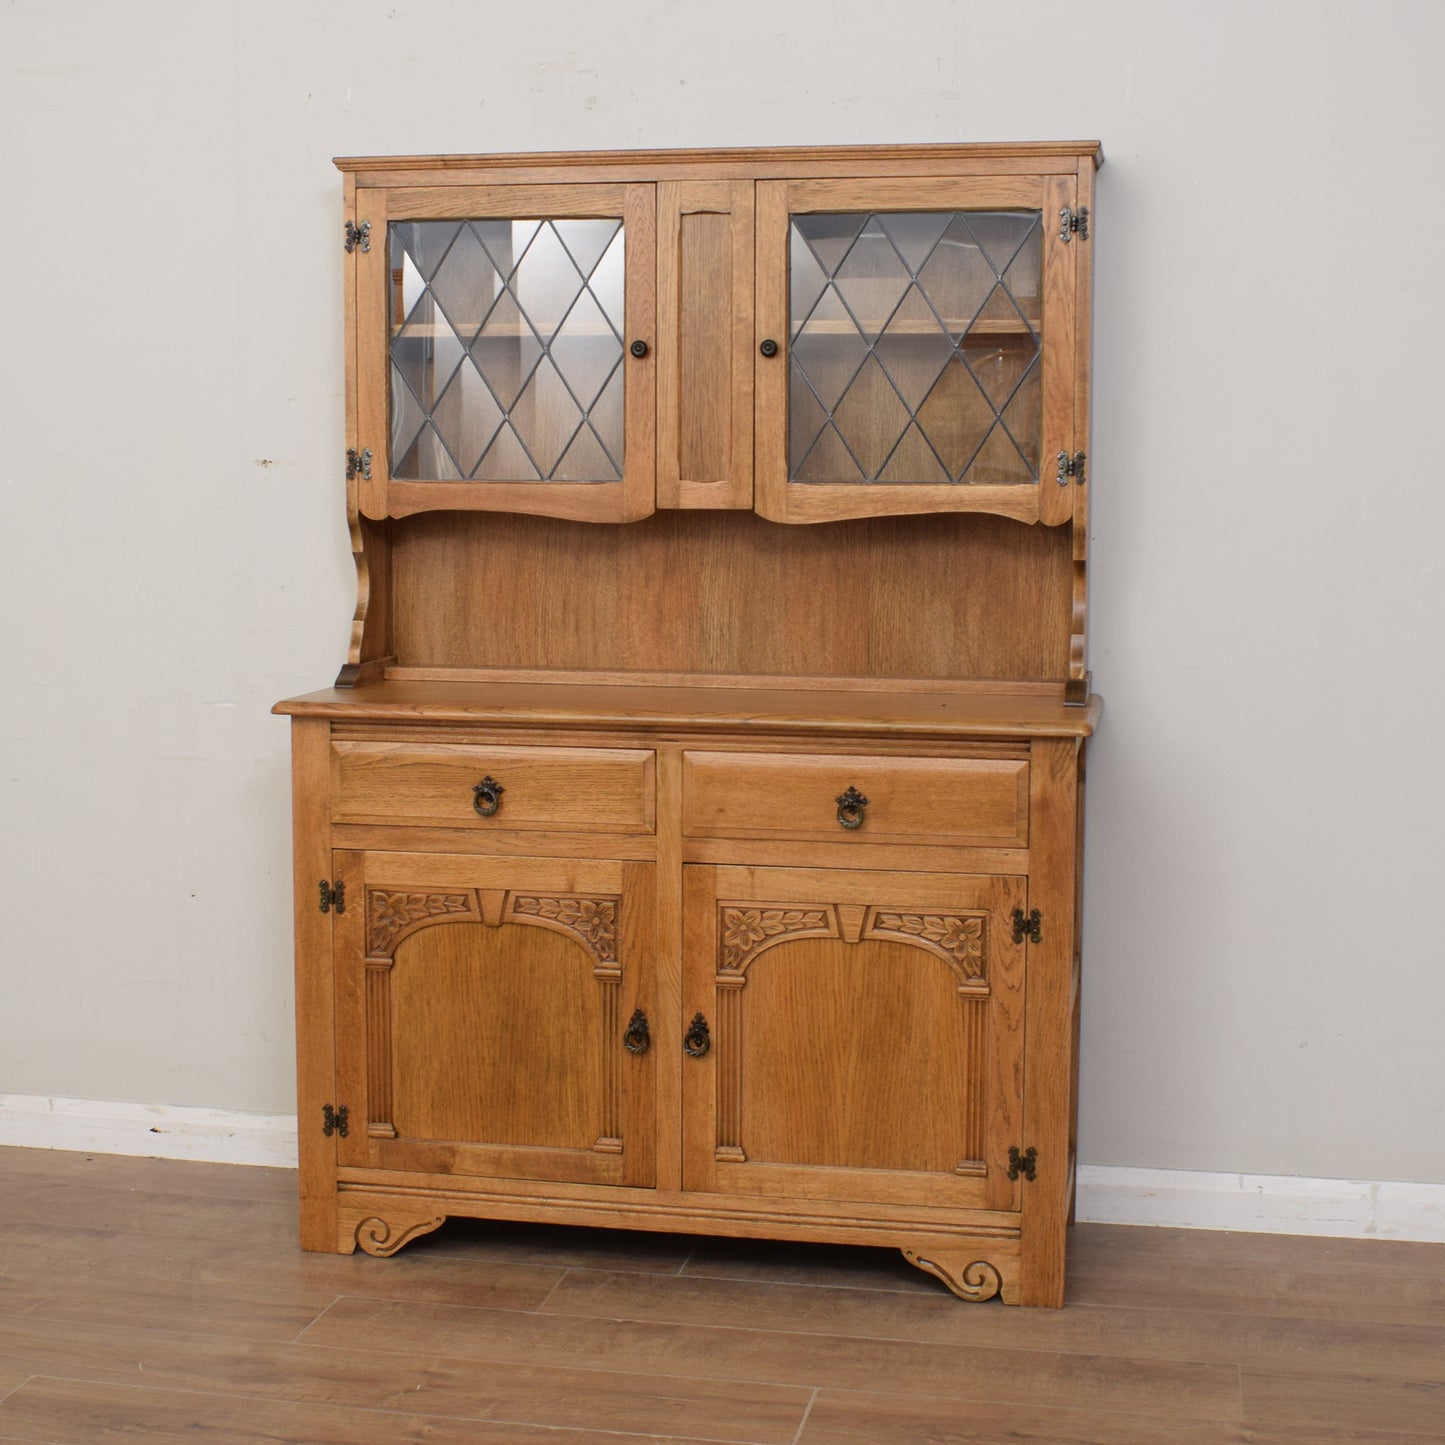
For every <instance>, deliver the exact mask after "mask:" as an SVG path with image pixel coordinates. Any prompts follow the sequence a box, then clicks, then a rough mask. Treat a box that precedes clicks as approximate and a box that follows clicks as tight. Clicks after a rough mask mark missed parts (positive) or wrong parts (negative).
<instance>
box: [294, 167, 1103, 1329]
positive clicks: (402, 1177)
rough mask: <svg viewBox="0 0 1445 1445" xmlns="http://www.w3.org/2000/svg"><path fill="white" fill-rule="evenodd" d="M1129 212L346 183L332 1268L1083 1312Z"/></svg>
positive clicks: (306, 1185)
mask: <svg viewBox="0 0 1445 1445" xmlns="http://www.w3.org/2000/svg"><path fill="white" fill-rule="evenodd" d="M1098 160H1099V156H1098V148H1097V146H1095V145H1093V144H1091V143H1077V144H1068V145H1043V144H1036V145H1022V146H951V147H894V148H865V149H856V150H854V149H820V150H800V151H747V152H744V151H731V152H682V151H679V152H651V153H613V154H605V155H586V154H579V155H568V156H504V157H427V158H419V159H408V160H387V159H375V160H359V161H345V162H341V163H340V164H341V167H342V170H343V175H344V177H345V184H346V204H347V217H346V219H347V234H346V244H347V248H348V249H347V251H346V253H345V254H346V287H347V290H346V295H347V318H348V332H347V354H348V358H349V364H348V368H347V380H348V392H347V395H348V412H347V418H348V438H347V451H348V516H349V521H350V525H351V535H352V540H353V547H354V549H355V552H356V556H357V566H358V577H359V588H358V606H357V612H356V618H355V622H354V625H353V630H352V638H351V646H350V651H349V656H348V659H347V662H346V664H345V666H344V667H343V669H342V673H341V676H340V677H339V678H338V681H337V685H336V686H335V687H334V688H332V689H329V690H326V691H323V692H320V693H314V694H310V695H308V696H306V697H302V698H295V699H292V700H290V701H289V702H286V703H283V704H280V705H278V711H281V712H283V713H286V714H289V715H290V716H291V717H292V719H293V734H294V750H293V756H294V775H295V800H296V802H295V818H296V826H295V879H296V898H297V914H296V920H297V1027H298V1079H299V1093H298V1116H299V1120H300V1138H301V1219H302V1241H303V1244H304V1245H305V1247H307V1248H309V1249H325V1250H343V1251H345V1250H350V1249H353V1248H356V1247H357V1246H358V1245H359V1246H360V1247H361V1248H363V1249H365V1250H367V1251H369V1252H371V1253H374V1254H382V1255H384V1254H389V1253H392V1252H393V1251H394V1250H395V1249H397V1248H399V1247H400V1246H401V1245H403V1244H404V1243H405V1242H406V1241H407V1240H408V1239H410V1238H412V1237H414V1236H415V1235H416V1234H417V1233H418V1232H421V1231H424V1230H427V1229H431V1228H434V1227H436V1225H438V1224H439V1223H440V1222H441V1221H442V1220H443V1219H444V1218H445V1217H447V1216H448V1215H463V1216H470V1217H475V1218H509V1219H510V1218H516V1219H531V1220H540V1221H557V1222H568V1223H586V1224H594V1225H604V1226H605V1225H612V1226H625V1227H634V1228H649V1229H661V1230H679V1231H695V1232H715V1233H724V1234H738V1235H758V1236H768V1237H776V1238H796V1239H817V1240H836V1241H842V1242H850V1243H857V1244H873V1245H886V1246H890V1247H895V1248H899V1249H902V1250H903V1251H904V1253H905V1254H906V1255H907V1256H908V1257H909V1258H910V1259H911V1260H913V1262H914V1263H915V1264H917V1265H919V1267H921V1268H924V1269H927V1270H929V1271H931V1272H932V1273H934V1274H936V1275H937V1276H938V1277H939V1278H940V1279H941V1280H943V1281H944V1283H945V1284H947V1285H948V1287H949V1288H950V1289H952V1290H954V1292H955V1293H957V1294H959V1295H961V1296H963V1297H965V1298H969V1299H986V1298H991V1297H994V1296H1001V1297H1002V1298H1003V1299H1004V1300H1005V1301H1009V1302H1024V1303H1035V1304H1058V1303H1060V1302H1061V1301H1062V1298H1063V1280H1064V1274H1063V1269H1064V1242H1065V1234H1066V1225H1067V1220H1068V1218H1069V1214H1070V1210H1071V1200H1072V1183H1073V1168H1074V1164H1073V1122H1072V1121H1073V1114H1074V1102H1073V1100H1074V1078H1075V1063H1076V1044H1075V1037H1076V1028H1077V1010H1078V997H1079V967H1078V961H1079V954H1078V937H1079V921H1078V896H1079V877H1080V850H1079V839H1080V837H1081V816H1082V806H1081V804H1082V757H1083V747H1084V743H1085V740H1086V739H1087V738H1088V736H1089V735H1090V734H1091V733H1092V731H1093V728H1094V726H1095V723H1096V721H1097V718H1098V715H1099V710H1100V704H1099V700H1098V698H1097V697H1095V696H1093V695H1092V694H1091V689H1090V686H1089V679H1088V671H1087V658H1086V649H1085V641H1086V619H1087V547H1086V538H1087V496H1088V479H1087V470H1086V465H1085V463H1086V455H1087V450H1088V446H1087V422H1088V375H1087V357H1088V341H1089V322H1090V308H1089V271H1090V265H1089V262H1090V257H1091V254H1092V253H1091V246H1092V241H1091V240H1090V238H1089V233H1088V228H1089V222H1090V215H1089V212H1090V210H1091V208H1092V204H1093V189H1092V186H1093V173H1094V169H1095V167H1096V165H1097V164H1098ZM779 523H783V524H790V525H781V526H780V525H778V524H779ZM801 523H810V524H815V525H797V524H801Z"/></svg>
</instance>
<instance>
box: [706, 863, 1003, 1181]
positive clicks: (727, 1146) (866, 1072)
mask: <svg viewBox="0 0 1445 1445" xmlns="http://www.w3.org/2000/svg"><path fill="white" fill-rule="evenodd" d="M685 872H686V875H687V876H686V884H685V887H686V911H687V924H686V930H687V931H686V949H685V963H684V986H685V1011H686V1015H687V1019H688V1020H689V1021H690V1028H689V1031H688V1034H687V1038H686V1043H685V1051H686V1052H687V1054H688V1055H689V1056H687V1057H685V1058H684V1059H683V1078H684V1084H683V1099H684V1111H685V1122H684V1132H683V1171H684V1184H685V1186H686V1187H687V1188H689V1189H697V1190H706V1191H709V1192H714V1193H733V1194H743V1195H753V1196H758V1195H766V1196H769V1197H772V1198H797V1199H819V1200H838V1201H853V1202H872V1203H879V1204H890V1205H905V1206H907V1205H920V1206H945V1207H957V1208H979V1209H1016V1208H1018V1202H1019V1201H1018V1187H1019V1186H1018V1184H1017V1182H1016V1181H1014V1180H1010V1179H1009V1177H1008V1153H1009V1148H1010V1146H1011V1145H1013V1146H1020V1145H1021V1140H1022V1137H1023V1136H1022V1133H1021V1127H1022V1114H1023V1030H1024V981H1025V978H1024V975H1025V967H1024V963H1025V951H1024V950H1025V944H1024V943H1023V942H1016V941H1015V928H1014V922H1013V910H1014V909H1021V910H1024V911H1025V912H1027V902H1026V894H1027V888H1026V880H1025V879H1023V878H1012V877H966V876H960V875H952V874H934V873H889V872H862V871H858V872H843V871H841V870H823V869H790V868H742V867H703V866H697V867H689V868H687V869H686V870H685Z"/></svg>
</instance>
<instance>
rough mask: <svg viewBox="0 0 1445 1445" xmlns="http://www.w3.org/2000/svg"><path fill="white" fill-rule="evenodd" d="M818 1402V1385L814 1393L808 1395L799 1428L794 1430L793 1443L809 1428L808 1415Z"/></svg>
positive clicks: (796, 1444) (794, 1444)
mask: <svg viewBox="0 0 1445 1445" xmlns="http://www.w3.org/2000/svg"><path fill="white" fill-rule="evenodd" d="M817 1403H818V1391H817V1389H816V1387H815V1388H814V1390H813V1393H812V1394H811V1395H809V1396H808V1403H807V1405H806V1406H805V1407H804V1410H803V1418H802V1419H801V1420H799V1421H798V1428H797V1429H796V1430H795V1431H794V1432H793V1445H798V1441H799V1440H801V1439H802V1438H803V1431H804V1430H806V1429H807V1428H808V1416H809V1415H811V1414H812V1413H813V1406H814V1405H816V1404H817Z"/></svg>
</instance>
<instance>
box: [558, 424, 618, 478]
mask: <svg viewBox="0 0 1445 1445" xmlns="http://www.w3.org/2000/svg"><path fill="white" fill-rule="evenodd" d="M619 476H620V473H619V472H618V470H617V468H616V467H615V466H613V465H612V458H611V457H609V456H608V455H607V452H606V451H605V450H604V449H603V446H602V443H601V442H599V441H598V440H597V436H596V433H595V432H593V430H592V428H591V427H590V426H585V425H584V426H583V428H582V430H581V431H579V432H578V433H577V435H576V437H575V438H574V439H573V441H572V445H571V446H569V447H568V448H567V450H566V451H565V452H564V453H563V454H562V460H561V461H559V462H558V463H557V467H556V470H555V471H553V473H552V479H553V480H554V481H558V482H596V481H611V482H615V481H617V480H618V479H619Z"/></svg>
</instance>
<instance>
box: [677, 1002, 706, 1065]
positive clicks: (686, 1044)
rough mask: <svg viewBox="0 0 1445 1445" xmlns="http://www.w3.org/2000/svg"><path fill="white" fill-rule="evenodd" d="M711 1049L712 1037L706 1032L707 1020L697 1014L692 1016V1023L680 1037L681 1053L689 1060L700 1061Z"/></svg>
mask: <svg viewBox="0 0 1445 1445" xmlns="http://www.w3.org/2000/svg"><path fill="white" fill-rule="evenodd" d="M710 1048H712V1035H711V1034H710V1033H708V1030H707V1020H706V1019H705V1018H703V1016H702V1015H701V1014H700V1013H699V1014H694V1015H693V1016H692V1023H690V1024H689V1025H688V1029H687V1032H686V1033H685V1034H684V1035H683V1036H682V1051H683V1053H685V1054H686V1055H688V1057H689V1058H693V1059H700V1058H702V1056H703V1055H704V1054H705V1053H707V1051H708V1050H709V1049H710Z"/></svg>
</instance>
